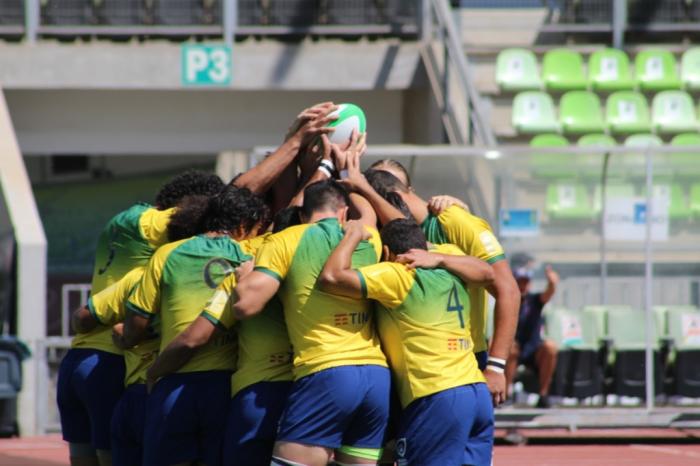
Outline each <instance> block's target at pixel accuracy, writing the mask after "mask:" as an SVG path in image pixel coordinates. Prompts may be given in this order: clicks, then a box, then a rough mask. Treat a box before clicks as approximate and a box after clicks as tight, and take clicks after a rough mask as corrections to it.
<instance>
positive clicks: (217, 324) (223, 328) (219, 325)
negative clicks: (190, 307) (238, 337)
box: [200, 311, 228, 332]
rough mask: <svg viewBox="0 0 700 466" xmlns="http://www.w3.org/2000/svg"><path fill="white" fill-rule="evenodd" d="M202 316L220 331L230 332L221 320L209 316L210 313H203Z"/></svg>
mask: <svg viewBox="0 0 700 466" xmlns="http://www.w3.org/2000/svg"><path fill="white" fill-rule="evenodd" d="M200 316H201V317H204V318H205V319H206V320H208V321H209V322H211V323H212V324H213V325H214V327H216V328H218V329H219V330H221V331H224V332H228V329H227V328H226V326H225V325H224V324H222V323H221V321H220V320H219V319H217V318H216V317H214V316H213V315H211V314H209V313H208V312H206V311H202V313H201V314H200Z"/></svg>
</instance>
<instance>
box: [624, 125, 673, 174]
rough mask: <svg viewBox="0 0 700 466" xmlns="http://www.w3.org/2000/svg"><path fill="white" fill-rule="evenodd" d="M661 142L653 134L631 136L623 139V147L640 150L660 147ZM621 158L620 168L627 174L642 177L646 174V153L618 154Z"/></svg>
mask: <svg viewBox="0 0 700 466" xmlns="http://www.w3.org/2000/svg"><path fill="white" fill-rule="evenodd" d="M663 143H664V142H663V141H662V140H661V138H660V137H658V136H656V135H655V134H633V135H631V136H628V137H627V139H625V143H624V146H625V147H638V148H640V149H646V148H653V147H660V146H662V145H663ZM618 157H622V166H623V167H624V168H625V171H626V173H627V174H632V175H635V176H642V175H644V174H645V173H646V170H647V165H646V152H645V151H642V152H639V153H636V152H630V153H627V154H619V155H618Z"/></svg>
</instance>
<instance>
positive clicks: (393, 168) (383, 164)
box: [369, 159, 411, 189]
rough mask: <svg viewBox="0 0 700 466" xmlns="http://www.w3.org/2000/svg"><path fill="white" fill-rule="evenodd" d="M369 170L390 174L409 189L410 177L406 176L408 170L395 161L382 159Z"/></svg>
mask: <svg viewBox="0 0 700 466" xmlns="http://www.w3.org/2000/svg"><path fill="white" fill-rule="evenodd" d="M369 168H370V169H372V170H381V171H384V172H387V173H391V174H392V175H394V176H395V177H396V178H398V179H399V180H400V181H401V182H402V183H403V184H404V186H406V187H407V188H409V189H410V188H411V177H410V176H409V175H408V170H406V167H404V166H403V165H401V163H399V162H397V161H396V160H393V159H382V160H379V161H378V162H374V163H373V164H372V165H371V166H370V167H369Z"/></svg>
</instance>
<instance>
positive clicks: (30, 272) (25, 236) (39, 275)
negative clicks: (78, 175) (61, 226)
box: [0, 90, 47, 435]
mask: <svg viewBox="0 0 700 466" xmlns="http://www.w3.org/2000/svg"><path fill="white" fill-rule="evenodd" d="M0 154H2V155H0V189H2V190H3V194H4V197H5V200H6V202H7V207H8V211H9V214H10V221H11V222H12V227H13V230H14V234H15V242H16V251H17V282H16V286H17V288H16V294H17V307H16V310H17V333H18V337H19V338H20V339H21V340H22V341H24V342H25V343H26V344H27V345H28V346H29V347H30V348H31V350H32V353H33V355H32V357H30V358H28V359H27V360H25V361H24V363H23V365H22V378H23V380H22V391H21V392H20V394H19V400H18V401H19V403H18V408H17V410H18V416H19V426H20V432H21V433H22V434H23V435H35V434H36V433H38V432H39V431H40V429H41V428H42V426H40V425H39V422H38V419H39V418H38V414H39V413H38V406H43V405H44V404H45V403H43V404H41V403H40V402H39V400H40V397H42V396H43V397H45V396H47V393H45V392H44V393H41V392H40V391H39V390H38V389H37V388H38V386H39V385H40V380H39V378H40V372H41V373H43V371H41V369H42V368H41V367H40V362H39V361H42V360H44V358H43V355H40V354H39V349H40V348H42V347H43V346H42V345H41V343H42V341H43V340H44V339H45V338H46V236H45V235H44V228H43V226H42V224H41V219H40V217H39V211H38V210H37V207H36V203H35V201H34V194H33V192H32V187H31V184H30V183H29V177H28V176H27V171H26V168H25V166H24V160H23V159H22V154H21V153H20V150H19V145H18V144H17V138H16V137H15V132H14V129H13V127H12V121H11V120H10V114H9V111H8V109H7V103H6V102H5V96H4V94H3V93H2V91H1V90H0Z"/></svg>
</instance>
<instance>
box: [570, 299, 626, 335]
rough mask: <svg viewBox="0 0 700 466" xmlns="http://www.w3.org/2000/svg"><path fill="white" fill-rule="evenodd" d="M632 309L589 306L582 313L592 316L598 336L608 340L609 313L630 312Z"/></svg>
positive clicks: (623, 306) (611, 306)
mask: <svg viewBox="0 0 700 466" xmlns="http://www.w3.org/2000/svg"><path fill="white" fill-rule="evenodd" d="M628 309H632V308H631V307H630V306H625V305H622V306H614V305H607V306H606V305H589V306H584V307H583V308H582V309H581V312H582V313H583V314H590V315H591V321H592V322H593V324H594V325H595V331H596V334H597V335H599V336H600V338H607V337H608V323H607V318H608V317H607V316H608V312H610V311H617V310H623V311H624V310H628Z"/></svg>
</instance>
